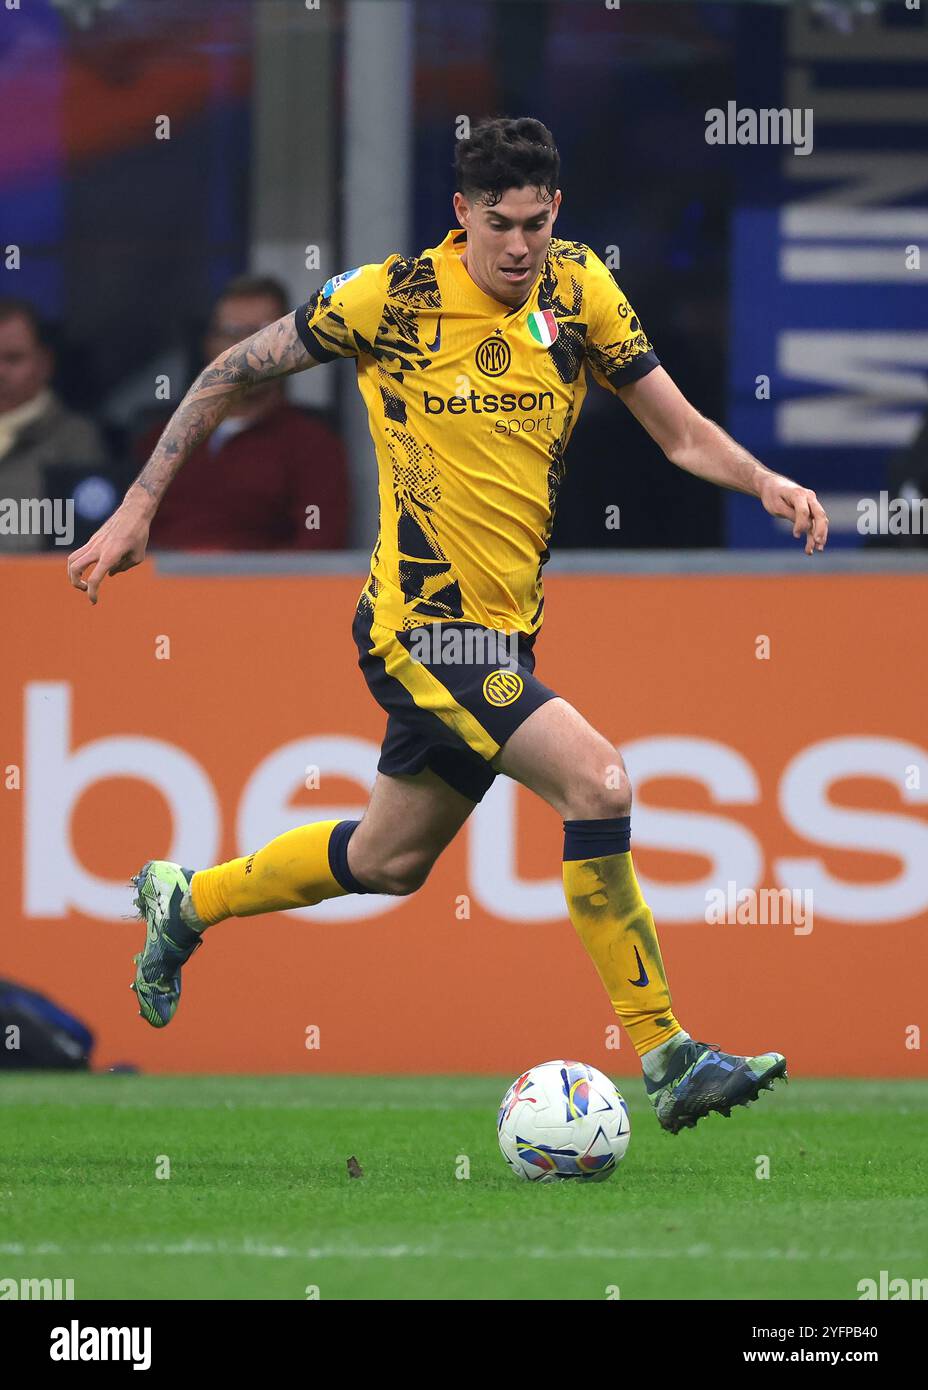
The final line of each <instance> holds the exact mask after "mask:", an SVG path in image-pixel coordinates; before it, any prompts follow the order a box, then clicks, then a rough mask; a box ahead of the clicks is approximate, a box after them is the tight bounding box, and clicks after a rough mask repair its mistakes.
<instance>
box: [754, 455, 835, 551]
mask: <svg viewBox="0 0 928 1390" xmlns="http://www.w3.org/2000/svg"><path fill="white" fill-rule="evenodd" d="M760 500H761V502H762V503H763V506H764V511H766V512H769V513H770V515H771V516H784V517H786V519H787V520H788V521H791V522H792V523H793V535H794V536H795V537H796V539H797V540H799V538H800V537H801V536H805V538H806V554H807V555H811V554H812V552H813V551H815V550H824V549H825V542H826V541H827V539H828V517H827V516H826V515H825V508H824V507H823V506H822V504H821V502H820V501H819V500H818V498H817V497H816V495H815V493H814V492H813V491H812V490H811V488H807V487H800V486H799V484H798V483H794V482H792V481H791V479H789V478H783V477H781V476H780V475H779V474H777V473H774V474H771V475H770V476H769V477H767V478H764V480H763V482H762V483H761V489H760Z"/></svg>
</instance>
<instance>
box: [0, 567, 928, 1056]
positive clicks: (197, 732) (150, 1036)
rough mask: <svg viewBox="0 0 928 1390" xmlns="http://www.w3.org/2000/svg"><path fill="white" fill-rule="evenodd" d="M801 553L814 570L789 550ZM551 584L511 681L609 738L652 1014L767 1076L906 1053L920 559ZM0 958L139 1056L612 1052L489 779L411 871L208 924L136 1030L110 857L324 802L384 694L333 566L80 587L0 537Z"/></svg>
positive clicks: (559, 904)
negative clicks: (653, 929) (777, 1062)
mask: <svg viewBox="0 0 928 1390" xmlns="http://www.w3.org/2000/svg"><path fill="white" fill-rule="evenodd" d="M819 558H820V557H816V561H815V564H816V566H817V567H820V568H821V569H824V568H826V566H825V565H821V566H819ZM811 566H812V562H811V561H804V560H803V558H802V557H800V556H797V563H796V568H797V575H796V577H795V578H788V579H783V578H774V577H749V578H746V577H733V576H718V577H714V576H713V577H692V576H679V577H654V578H638V577H635V578H629V577H622V576H554V577H552V578H551V579H550V580H549V581H548V585H547V604H546V611H547V613H548V618H547V622H546V625H545V630H544V633H543V634H542V637H541V639H540V641H539V643H538V647H537V655H538V667H537V670H538V674H539V676H540V677H541V679H542V680H543V681H544V682H545V683H546V684H548V685H550V686H552V687H553V688H554V689H555V690H557V691H558V692H559V693H560V694H562V695H563V696H564V697H565V698H566V699H568V700H570V701H571V702H572V703H573V704H575V705H576V706H577V707H578V708H579V709H580V710H581V711H582V712H583V713H584V714H585V715H586V716H587V718H588V719H589V720H590V721H591V722H592V723H593V724H594V725H595V726H596V727H597V728H599V729H600V730H601V731H602V732H603V733H604V734H605V735H606V736H607V737H609V738H610V739H611V740H613V741H614V742H615V743H616V744H617V745H618V746H619V747H620V748H621V749H622V750H623V753H624V755H625V757H626V761H627V763H628V766H629V769H630V772H631V774H632V780H633V782H634V784H635V789H636V804H635V809H634V812H633V818H632V837H633V849H634V851H635V858H636V863H637V866H638V870H639V877H640V878H641V880H642V885H643V887H644V889H645V893H646V896H647V897H648V900H649V902H650V904H651V906H652V908H653V910H654V914H655V918H656V920H657V923H658V927H659V931H660V935H661V943H662V949H663V954H664V960H665V964H666V966H667V969H668V974H669V979H670V984H671V989H672V992H673V997H674V1005H675V1010H676V1013H677V1016H678V1017H679V1018H680V1020H681V1022H682V1023H683V1024H684V1026H685V1027H687V1028H688V1029H689V1031H690V1032H691V1033H693V1035H694V1036H696V1037H700V1038H704V1039H705V1038H708V1039H711V1040H712V1041H714V1042H718V1043H719V1044H721V1045H722V1046H723V1047H724V1048H726V1049H728V1050H731V1051H736V1052H754V1051H758V1050H762V1049H768V1048H776V1049H778V1050H780V1051H783V1052H785V1053H786V1054H787V1055H788V1057H789V1060H790V1064H791V1070H792V1072H793V1073H794V1074H800V1075H801V1074H806V1075H860V1076H916V1075H925V1074H926V1072H928V1067H926V1063H925V1051H924V1049H923V1048H922V1047H921V1045H920V1044H921V1034H920V1032H919V1030H920V1029H923V1028H924V1027H925V1026H926V1025H928V1017H926V988H925V980H926V978H928V726H926V718H925V709H926V685H928V681H926V676H928V654H926V647H925V643H924V614H925V612H926V611H928V578H923V577H918V576H904V577H902V576H900V577H896V576H867V577H864V576H861V575H841V576H832V577H826V576H823V575H820V574H818V573H816V574H814V575H813V574H810V573H809V570H811ZM0 584H2V591H3V594H4V605H3V606H4V622H3V627H4V639H5V641H4V661H3V679H2V684H0V721H2V722H0V728H2V735H3V741H2V751H0V765H2V772H3V786H2V794H0V844H2V872H3V882H4V884H5V893H4V899H3V915H2V925H0V976H2V977H6V978H11V979H15V980H17V981H20V982H21V983H23V984H26V985H29V986H32V987H34V988H38V989H42V990H44V991H47V992H48V993H49V994H50V995H51V996H52V997H53V998H54V999H55V1000H56V1001H57V1002H59V1003H61V1004H64V1005H66V1006H67V1007H69V1008H71V1009H73V1010H74V1011H75V1012H77V1013H78V1014H79V1015H80V1016H81V1017H83V1018H84V1019H85V1020H86V1021H87V1022H88V1024H89V1025H90V1026H91V1028H92V1029H93V1030H94V1032H95V1034H96V1036H97V1050H96V1055H95V1062H96V1064H97V1065H98V1066H103V1067H108V1066H112V1065H114V1064H117V1063H131V1064H134V1065H137V1066H139V1067H140V1068H141V1069H142V1070H144V1071H152V1072H158V1071H164V1072H265V1071H268V1072H271V1071H279V1072H292V1073H300V1072H307V1073H321V1072H328V1073H339V1072H368V1073H378V1072H383V1073H389V1072H400V1073H415V1072H430V1073H440V1072H448V1073H452V1072H471V1071H474V1072H491V1071H492V1072H502V1073H507V1074H508V1073H512V1074H515V1073H516V1072H518V1071H520V1070H522V1069H524V1067H526V1066H528V1065H530V1064H532V1063H533V1062H538V1061H541V1060H543V1059H544V1058H546V1057H549V1056H579V1057H582V1058H583V1059H585V1060H586V1061H589V1062H591V1063H593V1064H594V1065H596V1066H600V1067H602V1068H603V1069H605V1070H610V1071H612V1072H616V1073H621V1072H629V1071H632V1070H634V1064H635V1058H634V1054H633V1052H632V1049H631V1046H630V1044H629V1042H628V1040H627V1039H621V1040H620V1041H619V1044H618V1047H616V1041H617V1038H616V1032H615V1029H614V1028H613V1027H611V1025H612V1023H613V1022H614V1020H613V1018H612V1015H611V1013H610V1011H609V1006H608V1002H607V1000H606V998H605V995H604V993H603V991H602V987H601V985H600V983H599V980H598V977H597V976H596V973H595V971H594V969H593V967H592V965H591V963H590V962H589V960H588V959H587V957H586V955H585V953H584V951H583V948H582V946H581V945H580V942H579V941H578V939H577V938H576V936H575V933H574V930H573V927H572V926H571V924H570V922H569V920H568V919H567V916H566V912H565V910H564V904H563V898H562V896H561V892H560V858H561V838H562V834H561V826H560V823H559V821H558V819H557V817H556V815H555V814H554V812H553V811H551V810H550V809H549V808H548V807H546V806H545V805H544V804H542V803H540V802H537V801H535V800H533V798H532V797H531V796H530V795H529V794H528V793H526V792H524V791H522V790H521V789H517V788H516V787H515V786H514V785H513V784H511V783H508V782H506V781H504V779H498V781H497V783H496V785H495V787H494V789H493V790H492V792H491V793H490V794H489V796H488V797H487V798H486V800H485V802H484V803H482V805H481V806H480V808H479V809H478V810H477V811H476V812H475V813H474V815H473V816H472V817H471V820H470V821H469V822H468V824H467V826H465V828H464V830H463V831H462V832H461V834H460V836H459V837H458V839H457V840H456V841H455V843H454V844H453V845H452V846H451V847H450V848H449V849H448V851H447V852H446V853H445V855H444V856H443V857H442V859H441V860H440V861H439V863H438V865H437V866H436V868H435V870H434V871H433V874H432V876H431V878H430V879H429V881H428V883H427V884H426V885H425V887H424V888H423V889H421V890H420V891H419V892H418V893H417V894H415V895H414V896H412V897H410V898H405V899H393V900H384V899H380V898H377V899H366V898H346V899H342V900H339V901H338V902H333V903H330V904H324V905H322V906H321V907H320V908H314V909H307V910H305V911H303V912H302V913H299V914H281V915H268V916H265V917H256V918H250V919H248V920H246V921H230V922H226V923H223V924H220V925H218V926H216V927H214V928H212V929H210V931H209V932H208V935H207V938H206V947H205V949H204V950H203V951H202V952H200V953H199V954H198V956H197V958H196V960H195V961H194V962H192V963H191V965H190V967H189V969H188V970H187V971H186V972H185V976H184V997H183V1000H182V1003H181V1007H180V1010H179V1012H178V1015H177V1018H176V1019H175V1020H174V1022H173V1023H172V1024H171V1026H170V1027H169V1028H168V1029H166V1030H164V1031H163V1032H155V1031H153V1030H151V1029H150V1028H148V1027H147V1026H146V1025H145V1024H144V1023H143V1022H142V1021H141V1020H140V1019H139V1018H138V1016H137V1012H136V1006H135V999H134V995H132V994H131V993H130V991H129V983H130V981H131V979H132V978H133V968H132V966H131V957H132V955H133V954H134V953H135V952H136V951H137V950H138V949H139V948H140V945H141V940H142V933H141V930H140V927H139V924H138V922H137V921H133V909H132V907H131V890H130V889H129V887H128V879H129V876H130V875H131V874H132V873H133V872H135V870H136V869H137V868H138V867H139V866H140V865H141V863H142V862H143V861H144V860H146V859H149V858H164V857H167V858H174V859H178V860H180V861H181V862H182V863H184V864H187V865H189V866H191V867H197V866H199V865H201V864H206V863H211V862H217V861H218V860H221V859H227V858H231V857H232V856H234V855H237V854H241V853H245V852H247V851H250V850H253V849H255V848H256V847H257V846H258V845H259V844H261V843H264V842H265V841H266V840H268V839H270V838H271V837H272V836H273V835H275V834H277V833H279V832H280V831H282V830H284V829H287V828H289V827H290V826H292V825H294V824H299V823H301V822H305V821H310V820H316V819H328V818H330V817H331V816H332V815H341V814H345V815H358V814H359V813H360V811H361V809H362V807H363V804H364V800H365V792H366V788H367V787H368V786H369V784H370V781H371V779H372V777H373V774H374V768H375V766H376V761H377V754H378V749H379V743H380V739H381V737H382V733H383V727H384V722H385V720H384V716H383V714H382V713H381V711H380V709H379V708H378V707H377V706H376V705H375V704H374V702H373V701H372V699H371V697H370V696H369V694H368V692H367V689H366V687H365V684H364V682H363V680H362V677H361V675H360V673H359V671H358V670H357V665H356V652H355V648H354V645H353V643H352V640H351V634H350V626H351V616H352V612H353V608H354V603H355V600H356V596H357V593H358V591H359V589H360V579H358V578H345V577H337V578H324V577H293V578H260V577H248V578H225V577H223V578H219V577H215V578H196V577H172V576H169V575H165V574H159V573H158V572H157V571H156V569H155V568H154V567H153V566H152V565H151V564H146V565H145V566H144V567H142V568H141V569H139V570H136V571H134V572H133V573H132V574H130V575H125V576H120V577H119V578H118V579H116V580H110V581H107V583H106V584H105V585H104V588H103V591H102V597H101V601H100V604H99V606H98V607H97V608H91V606H90V605H89V604H88V602H87V601H86V598H84V597H83V596H81V595H79V594H77V593H76V592H75V591H72V590H71V589H69V587H68V586H67V582H66V577H65V566H64V559H63V558H62V559H60V560H58V559H54V560H53V559H49V558H47V557H36V558H31V559H22V560H14V559H5V560H4V561H3V562H2V563H0Z"/></svg>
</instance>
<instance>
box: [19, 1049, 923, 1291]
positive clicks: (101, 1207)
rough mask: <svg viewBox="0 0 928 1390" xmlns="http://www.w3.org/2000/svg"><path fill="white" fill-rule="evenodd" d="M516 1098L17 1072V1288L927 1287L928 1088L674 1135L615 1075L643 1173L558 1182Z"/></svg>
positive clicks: (812, 1084) (824, 1102)
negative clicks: (516, 1149)
mask: <svg viewBox="0 0 928 1390" xmlns="http://www.w3.org/2000/svg"><path fill="white" fill-rule="evenodd" d="M507 1084H508V1079H506V1078H502V1077H500V1078H492V1077H491V1078H487V1077H448V1078H441V1077H425V1078H422V1077H418V1078H416V1077H399V1078H398V1077H391V1078H376V1077H373V1078H372V1077H363V1078H362V1077H349V1078H339V1077H167V1076H164V1077H148V1076H145V1077H143V1076H139V1077H136V1076H117V1075H108V1074H103V1075H96V1076H76V1077H73V1076H68V1077H66V1076H60V1075H31V1076H30V1075H23V1074H19V1075H11V1074H10V1073H7V1074H6V1076H5V1077H4V1078H3V1079H0V1278H18V1279H22V1278H54V1277H59V1278H63V1279H66V1278H71V1279H73V1280H74V1281H75V1295H76V1297H77V1298H78V1299H81V1298H103V1299H114V1298H116V1299H118V1298H130V1299H132V1298H158V1299H161V1298H183V1299H199V1298H232V1299H260V1298H270V1299H305V1298H306V1297H307V1289H312V1288H313V1287H316V1288H318V1296H319V1297H320V1298H323V1299H406V1298H409V1299H507V1298H511V1299H604V1298H606V1297H608V1296H610V1295H609V1293H608V1292H607V1291H608V1290H610V1289H611V1290H613V1292H612V1294H611V1296H612V1297H615V1292H614V1290H615V1288H616V1287H617V1288H618V1290H619V1291H620V1295H619V1296H620V1297H621V1298H622V1299H643V1298H661V1299H665V1298H666V1299H699V1298H710V1299H714V1298H739V1299H745V1298H751V1299H779V1298H803V1299H805V1298H808V1299H818V1298H837V1299H856V1298H857V1297H858V1294H857V1283H858V1280H860V1279H863V1278H867V1277H871V1278H879V1271H880V1270H881V1269H886V1270H888V1271H889V1274H890V1277H893V1278H895V1277H900V1276H901V1277H905V1278H910V1279H920V1278H922V1277H924V1276H925V1274H926V1272H928V1270H926V1263H928V1261H926V1256H928V1208H926V1204H925V1200H924V1194H925V1191H926V1190H928V1146H926V1142H925V1141H926V1137H928V1123H926V1121H928V1088H926V1087H925V1086H924V1084H923V1083H920V1082H917V1081H891V1082H883V1081H863V1082H862V1081H811V1080H800V1081H794V1082H792V1083H790V1084H789V1086H784V1085H783V1084H782V1083H780V1084H778V1085H777V1087H776V1089H775V1091H774V1092H773V1093H772V1094H769V1093H768V1094H764V1095H763V1096H762V1097H761V1099H760V1101H758V1103H757V1104H756V1105H753V1106H751V1107H750V1109H747V1110H745V1109H740V1110H736V1111H735V1112H734V1113H733V1115H732V1117H731V1119H730V1120H725V1119H723V1118H721V1117H720V1116H712V1117H710V1118H709V1119H708V1120H704V1121H702V1122H701V1123H700V1124H699V1125H698V1126H697V1128H696V1129H695V1130H691V1131H688V1132H685V1133H683V1134H680V1135H678V1136H675V1137H672V1136H670V1135H667V1134H664V1133H663V1132H662V1131H661V1130H660V1129H659V1127H658V1125H657V1122H656V1121H655V1120H654V1118H653V1116H652V1115H651V1112H650V1109H649V1107H648V1105H647V1102H646V1100H645V1097H644V1093H643V1090H642V1085H641V1080H640V1078H637V1077H636V1078H634V1079H631V1078H630V1079H628V1080H625V1081H622V1080H621V1079H620V1080H619V1086H620V1088H621V1089H622V1091H623V1093H624V1094H625V1096H626V1098H627V1100H628V1102H629V1107H630V1110H631V1117H632V1138H631V1145H630V1147H629V1151H628V1155H627V1157H626V1159H625V1160H624V1162H623V1163H622V1164H621V1165H620V1167H619V1169H618V1171H617V1172H616V1174H615V1175H614V1176H613V1177H612V1178H611V1179H610V1180H609V1181H607V1182H604V1183H592V1184H591V1183H582V1184H581V1183H577V1182H567V1183H558V1184H553V1185H547V1184H542V1185H538V1184H529V1183H524V1182H520V1181H518V1180H517V1179H516V1178H515V1177H513V1176H512V1175H511V1174H510V1173H509V1171H508V1170H507V1168H506V1166H505V1164H504V1162H503V1160H502V1158H501V1156H500V1154H499V1150H498V1148H497V1143H496V1131H495V1119H496V1107H497V1104H498V1102H499V1099H500V1097H501V1096H502V1094H503V1092H504V1090H505V1088H506V1085H507ZM161 1155H164V1156H166V1157H167V1158H168V1159H169V1160H170V1177H169V1178H161V1179H159V1178H158V1177H156V1168H157V1165H158V1161H159V1156H161ZM350 1155H356V1156H357V1158H358V1160H359V1162H360V1164H361V1166H362V1169H363V1176H362V1177H360V1178H354V1179H352V1178H349V1177H348V1174H347V1170H346V1160H347V1159H348V1157H349V1156H350ZM461 1155H463V1156H465V1157H466V1159H467V1160H468V1161H469V1165H470V1176H469V1178H466V1179H464V1178H459V1177H457V1176H456V1172H457V1171H460V1169H461V1168H462V1166H463V1165H462V1164H461V1161H460V1157H459V1156H461ZM759 1155H766V1156H767V1157H768V1158H769V1167H770V1176H769V1178H767V1179H759V1178H758V1177H757V1176H756V1173H757V1170H758V1166H759V1158H758V1156H759Z"/></svg>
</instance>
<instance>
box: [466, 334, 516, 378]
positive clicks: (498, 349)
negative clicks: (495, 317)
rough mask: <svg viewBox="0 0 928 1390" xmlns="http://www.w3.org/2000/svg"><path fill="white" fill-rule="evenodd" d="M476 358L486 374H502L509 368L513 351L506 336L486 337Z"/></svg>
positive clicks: (478, 349)
mask: <svg viewBox="0 0 928 1390" xmlns="http://www.w3.org/2000/svg"><path fill="white" fill-rule="evenodd" d="M474 360H475V362H476V363H477V366H478V367H479V368H480V370H481V371H482V372H483V374H484V376H502V375H503V372H508V370H509V363H510V361H511V360H512V353H511V352H510V351H509V344H508V343H507V342H506V340H505V338H484V340H483V342H482V343H481V344H480V346H479V347H478V348H477V351H476V353H475V354H474Z"/></svg>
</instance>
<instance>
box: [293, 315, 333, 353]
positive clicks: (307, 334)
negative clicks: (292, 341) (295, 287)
mask: <svg viewBox="0 0 928 1390" xmlns="http://www.w3.org/2000/svg"><path fill="white" fill-rule="evenodd" d="M311 308H312V303H311V302H308V303H306V304H301V305H300V307H299V308H298V309H297V310H296V311H295V312H294V315H293V322H294V324H295V326H296V331H297V337H298V338H299V340H300V342H301V343H302V344H303V346H304V347H305V349H306V351H307V352H308V353H309V355H310V357H314V358H315V359H316V361H317V362H320V363H322V362H334V361H335V359H336V357H337V356H338V353H337V352H330V351H329V349H328V348H324V347H323V346H322V344H321V343H320V341H319V339H318V338H317V337H316V334H315V333H314V332H313V330H312V329H311V328H310V326H309V323H308V321H307V320H308V318H309V311H310V309H311Z"/></svg>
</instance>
